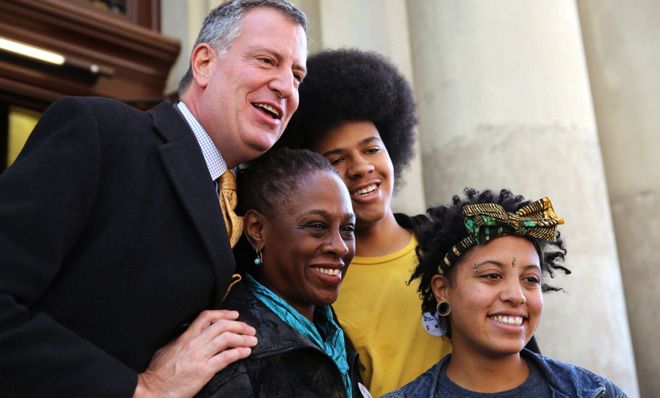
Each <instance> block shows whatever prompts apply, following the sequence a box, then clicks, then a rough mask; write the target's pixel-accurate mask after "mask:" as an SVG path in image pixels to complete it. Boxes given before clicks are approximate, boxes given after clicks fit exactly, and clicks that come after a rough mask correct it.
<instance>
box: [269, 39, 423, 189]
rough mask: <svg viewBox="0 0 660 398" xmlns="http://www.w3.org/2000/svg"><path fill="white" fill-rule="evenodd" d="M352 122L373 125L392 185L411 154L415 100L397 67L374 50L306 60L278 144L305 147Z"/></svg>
mask: <svg viewBox="0 0 660 398" xmlns="http://www.w3.org/2000/svg"><path fill="white" fill-rule="evenodd" d="M352 121H354V122H360V121H371V122H372V123H373V124H374V125H375V126H376V128H377V129H378V132H379V133H380V136H381V138H382V139H383V143H384V145H385V148H386V149H387V152H388V153H389V155H390V158H391V159H392V163H393V165H394V181H395V184H396V183H397V181H398V180H399V177H400V176H401V172H402V171H403V170H404V169H405V168H406V167H407V166H408V165H409V164H410V160H411V159H412V157H413V155H414V148H413V144H414V142H415V130H414V127H415V125H416V123H417V117H416V115H415V100H414V98H413V94H412V89H411V88H410V85H409V84H408V82H407V81H406V79H405V78H404V77H403V76H402V75H401V73H400V72H399V71H398V70H397V68H396V67H395V66H394V65H392V63H390V62H389V61H388V60H387V59H386V58H385V57H383V56H382V55H380V54H377V53H374V52H367V51H361V50H356V49H340V50H325V51H321V52H319V53H316V54H315V55H312V56H310V57H309V59H308V60H307V77H305V80H303V82H302V84H301V85H300V106H299V107H298V110H297V111H296V113H294V115H293V117H292V118H291V121H290V122H289V126H288V127H287V129H286V131H285V132H284V135H283V137H282V138H281V139H280V141H279V142H278V143H277V146H286V147H291V148H308V149H309V148H312V146H313V145H314V144H315V142H317V141H318V140H319V139H321V138H322V137H323V136H324V135H325V134H326V133H327V132H328V131H329V130H331V129H333V128H335V127H338V126H340V125H341V124H343V123H345V122H352Z"/></svg>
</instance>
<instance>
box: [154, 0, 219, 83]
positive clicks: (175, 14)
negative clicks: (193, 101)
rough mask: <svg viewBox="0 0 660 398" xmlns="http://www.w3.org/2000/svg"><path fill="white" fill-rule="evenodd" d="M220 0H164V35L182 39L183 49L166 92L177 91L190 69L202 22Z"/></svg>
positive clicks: (162, 14) (162, 10) (162, 17)
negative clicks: (180, 81)
mask: <svg viewBox="0 0 660 398" xmlns="http://www.w3.org/2000/svg"><path fill="white" fill-rule="evenodd" d="M221 2H222V1H220V0H187V1H181V0H162V2H161V26H162V29H161V30H162V32H163V34H164V35H167V36H170V37H175V38H177V39H179V40H180V41H181V51H180V52H179V58H177V60H176V62H175V63H174V66H173V67H172V70H171V71H170V75H169V77H168V79H167V84H166V85H165V94H170V93H173V92H176V91H177V88H178V87H179V80H181V78H182V77H183V75H184V74H185V73H186V71H187V70H188V66H189V65H190V53H191V52H192V50H193V48H192V47H193V44H195V39H197V34H198V33H199V29H200V28H201V27H202V22H203V21H204V18H205V17H206V14H208V13H209V11H211V10H212V9H213V8H214V7H216V6H217V5H218V4H220V3H221Z"/></svg>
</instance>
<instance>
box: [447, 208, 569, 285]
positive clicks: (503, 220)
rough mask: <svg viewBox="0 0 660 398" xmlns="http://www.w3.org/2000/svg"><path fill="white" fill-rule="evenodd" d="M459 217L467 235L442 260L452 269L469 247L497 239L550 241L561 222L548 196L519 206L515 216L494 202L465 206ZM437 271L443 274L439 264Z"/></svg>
mask: <svg viewBox="0 0 660 398" xmlns="http://www.w3.org/2000/svg"><path fill="white" fill-rule="evenodd" d="M463 217H464V223H465V228H466V229H467V232H468V236H467V237H465V238H463V239H462V240H461V241H460V242H458V243H457V244H455V245H454V246H452V248H451V249H449V252H447V254H446V255H445V258H444V265H445V266H446V267H450V266H452V264H454V263H455V262H456V260H457V259H458V258H459V257H460V256H461V255H463V254H464V253H465V252H467V251H468V250H469V249H470V248H471V247H473V246H475V245H480V244H483V243H485V242H488V241H489V240H491V239H495V238H499V237H501V236H507V235H516V236H523V237H527V238H532V239H542V240H549V241H554V240H555V239H556V238H557V225H559V224H563V223H564V219H563V218H560V217H559V216H557V214H556V213H555V210H554V209H553V208H552V202H550V198H548V197H545V198H543V199H540V200H537V201H535V202H532V203H530V204H528V205H526V206H523V207H522V208H520V209H519V210H518V211H516V212H515V213H508V212H507V211H506V210H504V208H503V207H502V206H501V205H499V204H496V203H478V204H470V205H465V206H463ZM438 272H439V273H440V274H444V271H443V270H442V265H438Z"/></svg>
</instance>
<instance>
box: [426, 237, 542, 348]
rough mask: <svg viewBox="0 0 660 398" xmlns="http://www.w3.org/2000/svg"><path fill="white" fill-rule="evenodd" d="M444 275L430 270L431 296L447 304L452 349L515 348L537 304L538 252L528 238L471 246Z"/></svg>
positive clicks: (530, 329) (528, 331)
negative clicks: (431, 275) (432, 274)
mask: <svg viewBox="0 0 660 398" xmlns="http://www.w3.org/2000/svg"><path fill="white" fill-rule="evenodd" d="M455 267H456V268H455V269H454V270H453V274H452V275H451V276H449V277H448V278H445V277H443V276H440V275H436V276H435V277H434V278H433V281H432V288H433V292H434V294H435V297H436V300H445V301H448V302H449V304H450V305H451V308H452V310H451V314H450V315H449V323H450V326H451V336H452V344H453V347H454V351H456V350H464V351H472V352H474V353H478V354H479V355H486V356H489V357H491V356H501V355H511V354H517V353H519V352H520V351H521V350H522V349H523V347H524V346H525V344H527V342H528V341H529V339H531V337H532V335H533V334H534V331H535V330H536V327H537V326H538V323H539V319H540V315H541V311H542V309H543V296H542V290H541V282H542V280H541V278H542V272H541V267H540V259H539V255H538V253H537V252H536V249H535V247H534V245H533V244H532V242H531V241H529V240H528V239H525V238H520V237H516V236H504V237H500V238H497V239H494V240H492V241H490V242H488V243H486V244H483V245H478V246H475V247H473V248H472V249H471V250H470V251H468V252H467V253H466V254H464V255H463V257H462V258H461V259H460V261H459V262H458V263H457V264H456V265H455Z"/></svg>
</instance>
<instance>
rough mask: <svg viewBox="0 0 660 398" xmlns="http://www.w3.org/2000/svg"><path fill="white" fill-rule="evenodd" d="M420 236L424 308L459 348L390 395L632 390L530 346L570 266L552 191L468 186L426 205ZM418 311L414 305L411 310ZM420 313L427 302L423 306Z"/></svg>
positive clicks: (425, 397) (418, 397)
mask: <svg viewBox="0 0 660 398" xmlns="http://www.w3.org/2000/svg"><path fill="white" fill-rule="evenodd" d="M428 214H429V216H430V217H431V220H432V221H431V223H430V224H427V225H425V226H424V228H423V229H422V231H421V232H420V233H419V235H418V239H419V246H418V247H417V255H418V257H419V266H418V267H417V269H416V270H415V273H414V275H413V278H414V279H415V280H420V285H419V292H420V294H421V295H422V298H423V299H422V301H423V303H422V311H426V312H434V313H436V314H437V317H438V322H439V325H440V328H441V329H442V330H443V331H444V332H446V333H447V334H448V335H449V336H450V337H451V339H452V347H453V350H452V353H451V354H448V355H446V356H445V357H444V358H442V359H441V360H440V362H438V363H437V364H436V365H435V366H433V367H432V368H431V369H429V370H428V371H427V372H425V373H424V374H423V375H421V376H419V377H418V378H417V379H415V380H414V381H413V382H411V383H409V384H407V385H406V386H404V387H403V388H401V389H400V390H398V391H395V392H393V393H391V394H386V395H385V397H387V398H404V397H405V398H433V397H443V398H457V397H462V398H465V397H474V398H485V397H488V398H504V397H506V398H517V397H535V398H543V397H548V398H550V397H601V398H610V397H624V396H625V393H623V391H621V390H620V389H619V388H618V387H617V386H616V385H614V383H612V382H611V381H609V380H607V379H605V378H603V377H600V376H597V375H595V374H593V373H591V372H590V371H588V370H586V369H582V368H580V367H577V366H573V365H570V364H567V363H564V362H560V361H556V360H553V359H550V358H548V357H544V356H542V355H540V354H537V353H534V352H532V351H530V350H527V349H525V348H524V347H525V345H526V344H527V343H528V342H529V340H530V339H531V338H532V335H533V334H534V331H535V330H536V328H537V326H538V324H539V321H540V318H541V312H542V309H543V292H544V291H548V290H559V289H557V288H555V287H552V286H549V285H548V284H547V283H546V280H545V276H546V275H547V276H552V275H553V273H554V272H555V271H563V272H565V273H567V274H568V273H570V271H569V270H568V269H567V268H565V267H564V265H563V260H564V256H565V254H566V249H565V247H564V242H563V240H562V239H561V238H560V237H559V233H558V232H557V231H556V228H557V226H558V225H559V224H563V220H562V219H561V218H559V217H558V216H557V215H556V214H555V212H554V209H553V208H552V203H551V202H550V200H549V199H548V198H544V199H541V200H538V201H535V202H529V201H525V199H524V198H523V197H522V196H520V195H514V194H512V193H511V192H510V191H507V190H502V191H500V193H499V194H497V193H494V192H492V191H484V192H482V193H479V192H477V191H475V190H472V189H467V190H466V197H465V198H460V197H458V196H454V199H453V203H452V204H450V205H448V206H439V207H435V208H432V209H429V211H428ZM411 310H413V309H411ZM418 311H419V309H418Z"/></svg>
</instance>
